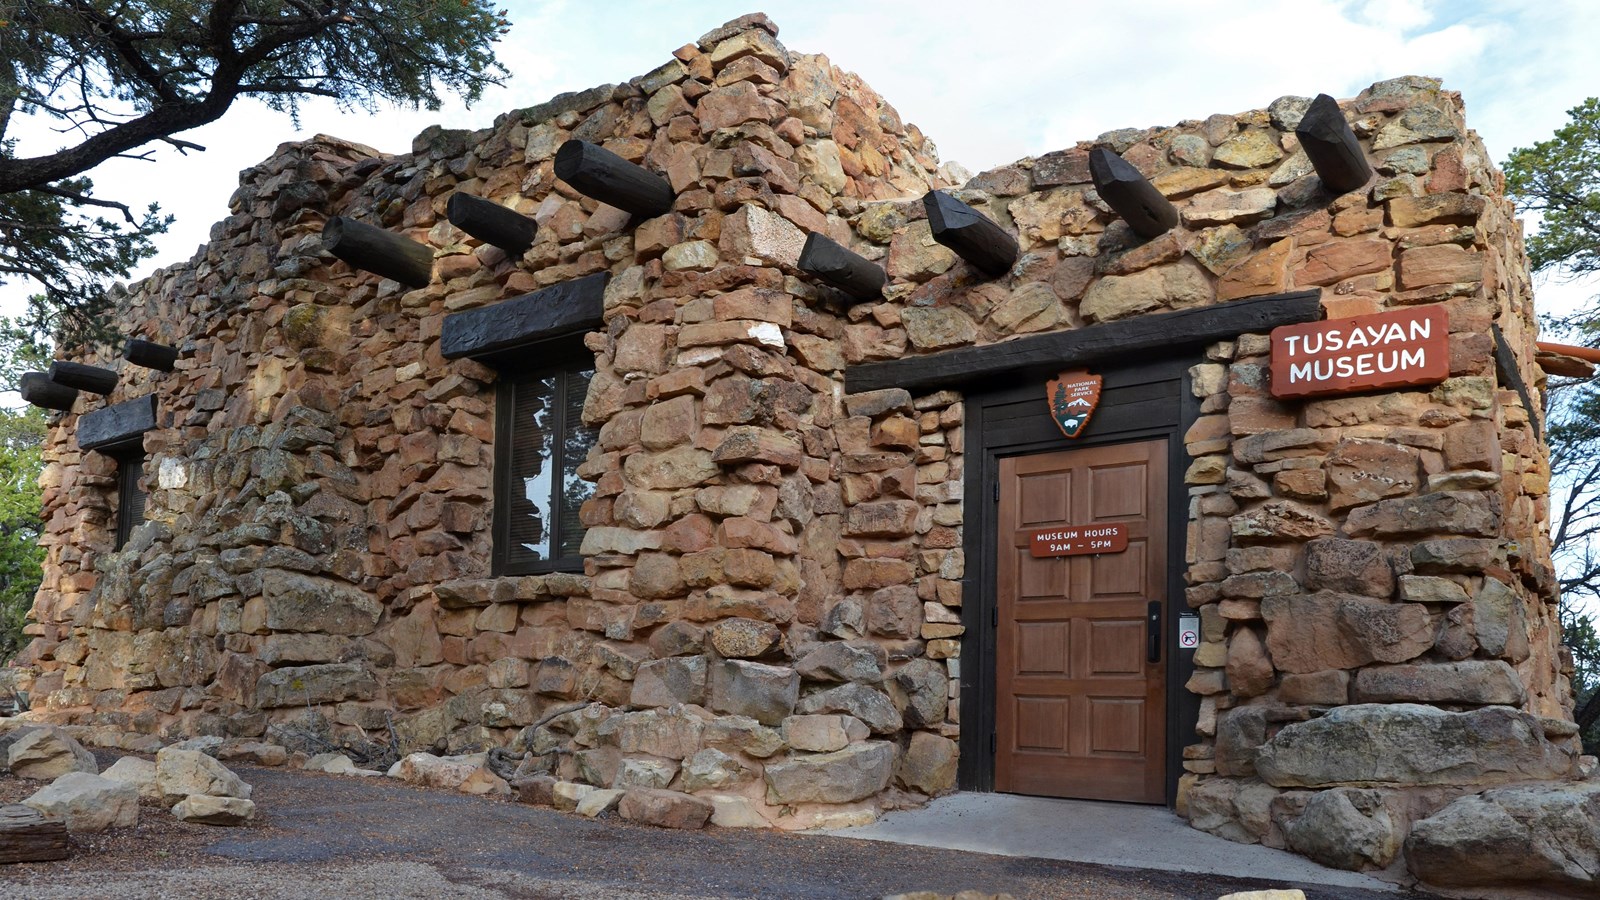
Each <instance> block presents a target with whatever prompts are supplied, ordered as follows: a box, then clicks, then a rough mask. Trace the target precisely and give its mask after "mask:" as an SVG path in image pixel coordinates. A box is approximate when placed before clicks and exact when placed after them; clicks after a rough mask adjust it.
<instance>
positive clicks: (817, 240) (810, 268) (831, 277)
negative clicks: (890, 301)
mask: <svg viewBox="0 0 1600 900" xmlns="http://www.w3.org/2000/svg"><path fill="white" fill-rule="evenodd" d="M799 267H800V271H802V272H806V273H809V274H811V275H815V276H816V277H817V278H818V279H820V280H822V281H823V282H826V283H827V284H829V285H832V286H833V287H836V288H838V289H839V290H841V291H844V292H845V293H846V294H849V295H850V296H851V297H854V298H855V299H857V300H866V301H873V300H882V299H883V283H884V282H885V281H886V280H888V276H887V275H885V274H884V272H883V269H881V268H879V266H878V264H877V263H875V262H873V261H872V260H870V259H867V258H866V257H864V256H861V255H860V254H858V253H853V252H851V251H850V250H848V249H846V248H845V247H844V246H842V245H840V244H839V243H838V242H837V241H835V240H833V239H832V238H830V237H828V236H827V235H824V234H818V233H817V232H814V231H813V232H812V233H810V234H808V235H806V245H805V247H803V248H801V250H800V263H799Z"/></svg>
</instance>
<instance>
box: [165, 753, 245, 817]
mask: <svg viewBox="0 0 1600 900" xmlns="http://www.w3.org/2000/svg"><path fill="white" fill-rule="evenodd" d="M156 789H157V790H158V791H160V792H161V802H162V803H169V804H170V803H177V802H179V801H180V800H182V799H183V798H185V797H187V796H189V795H190V794H205V795H207V796H212V797H237V798H238V799H240V800H249V799H250V785H248V784H246V783H245V782H244V780H243V779H241V778H240V777H239V776H237V775H235V774H233V772H232V771H231V770H229V769H228V767H227V766H224V765H223V764H222V763H219V762H217V761H216V760H214V759H212V758H211V757H209V756H207V755H205V754H204V753H201V752H199V751H198V750H177V749H174V748H172V747H165V748H163V749H162V750H161V752H160V753H157V754H156Z"/></svg>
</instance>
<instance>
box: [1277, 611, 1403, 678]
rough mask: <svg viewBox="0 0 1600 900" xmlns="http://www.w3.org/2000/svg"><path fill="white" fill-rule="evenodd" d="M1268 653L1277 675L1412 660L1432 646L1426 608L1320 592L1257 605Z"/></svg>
mask: <svg viewBox="0 0 1600 900" xmlns="http://www.w3.org/2000/svg"><path fill="white" fill-rule="evenodd" d="M1261 614H1262V617H1263V618H1265V619H1266V622H1267V648H1268V650H1269V651H1270V653H1271V654H1272V661H1273V663H1274V665H1276V666H1277V668H1278V669H1279V670H1280V671H1283V672H1290V673H1297V674H1305V673H1310V672H1321V671H1323V670H1325V669H1354V668H1357V667H1359V666H1363V665H1366V664H1368V663H1371V662H1390V663H1399V662H1406V661H1407V660H1411V659H1415V658H1416V657H1418V656H1421V655H1422V654H1423V653H1425V652H1427V650H1428V648H1429V647H1432V646H1433V639H1434V630H1433V623H1432V621H1431V620H1430V619H1429V617H1428V611H1427V608H1426V607H1423V606H1421V605H1420V604H1416V603H1384V602H1382V601H1380V600H1375V599H1372V598H1368V597H1359V596H1354V595H1350V594H1336V593H1331V592H1322V593H1317V594H1298V595H1294V596H1289V597H1268V598H1266V599H1264V600H1262V601H1261Z"/></svg>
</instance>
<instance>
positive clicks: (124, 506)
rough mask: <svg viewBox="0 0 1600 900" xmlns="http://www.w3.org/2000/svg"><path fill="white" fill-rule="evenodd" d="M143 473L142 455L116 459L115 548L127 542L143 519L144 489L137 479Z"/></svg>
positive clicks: (119, 548)
mask: <svg viewBox="0 0 1600 900" xmlns="http://www.w3.org/2000/svg"><path fill="white" fill-rule="evenodd" d="M143 474H144V456H143V455H140V454H134V455H129V456H124V457H122V458H121V459H119V460H117V533H116V549H118V550H121V549H122V546H123V545H124V544H126V543H127V542H128V536H129V535H130V534H132V533H133V529H134V527H135V526H137V525H138V524H139V523H141V522H143V521H144V501H145V493H144V489H143V488H142V487H140V485H139V479H140V477H141V476H143Z"/></svg>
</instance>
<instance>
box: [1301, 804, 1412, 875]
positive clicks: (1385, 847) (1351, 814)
mask: <svg viewBox="0 0 1600 900" xmlns="http://www.w3.org/2000/svg"><path fill="white" fill-rule="evenodd" d="M1402 834H1403V824H1397V823H1396V822H1395V821H1394V819H1393V818H1392V817H1391V816H1390V815H1389V812H1388V810H1387V809H1385V808H1384V803H1383V795H1382V794H1381V793H1380V792H1378V791H1370V790H1354V789H1350V788H1339V789H1335V790H1331V791H1321V792H1319V793H1317V794H1315V795H1313V796H1312V797H1311V800H1310V801H1309V802H1307V803H1306V808H1305V812H1303V813H1301V815H1300V817H1299V818H1298V819H1295V820H1294V821H1293V822H1291V823H1289V825H1288V826H1287V827H1286V828H1285V829H1284V837H1285V839H1286V840H1287V841H1288V844H1289V848H1290V849H1291V850H1293V851H1295V852H1296V853H1300V854H1303V855H1305V856H1309V857H1311V858H1312V859H1314V860H1316V861H1317V862H1319V863H1322V864H1323V865H1325V866H1328V867H1330V868H1334V869H1345V870H1348V871H1359V870H1361V869H1382V868H1385V867H1387V866H1388V865H1389V863H1390V862H1392V861H1393V860H1394V858H1395V855H1396V854H1397V853H1399V852H1400V838H1401V836H1402Z"/></svg>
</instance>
